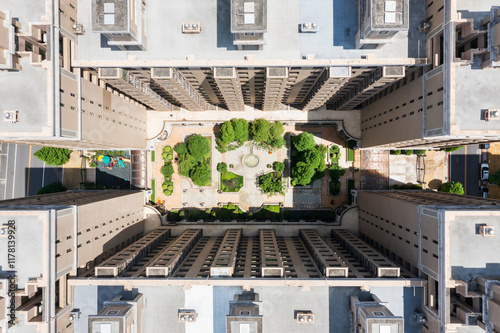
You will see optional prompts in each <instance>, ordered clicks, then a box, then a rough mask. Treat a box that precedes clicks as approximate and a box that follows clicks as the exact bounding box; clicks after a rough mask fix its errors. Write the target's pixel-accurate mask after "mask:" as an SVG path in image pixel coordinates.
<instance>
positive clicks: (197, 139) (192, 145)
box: [187, 134, 210, 161]
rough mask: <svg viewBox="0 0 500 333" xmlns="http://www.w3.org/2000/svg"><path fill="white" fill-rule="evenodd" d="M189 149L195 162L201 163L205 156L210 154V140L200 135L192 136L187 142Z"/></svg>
mask: <svg viewBox="0 0 500 333" xmlns="http://www.w3.org/2000/svg"><path fill="white" fill-rule="evenodd" d="M187 148H188V151H189V154H190V155H191V156H193V157H194V159H195V160H197V161H201V160H202V159H203V157H204V156H205V155H207V154H208V153H210V140H209V139H207V138H205V137H203V136H201V135H200V134H195V135H191V136H190V137H189V139H188V142H187Z"/></svg>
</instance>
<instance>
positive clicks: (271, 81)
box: [263, 67, 288, 111]
mask: <svg viewBox="0 0 500 333" xmlns="http://www.w3.org/2000/svg"><path fill="white" fill-rule="evenodd" d="M287 79H288V68H286V67H267V68H266V90H265V94H264V105H263V110H264V111H276V110H278V108H279V106H280V104H281V100H282V99H283V94H284V92H285V88H286V84H287V81H288V80H287Z"/></svg>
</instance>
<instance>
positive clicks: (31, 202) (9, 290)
mask: <svg viewBox="0 0 500 333" xmlns="http://www.w3.org/2000/svg"><path fill="white" fill-rule="evenodd" d="M144 202H145V199H144V193H143V192H141V191H135V192H134V191H86V192H63V193H55V194H47V195H43V196H33V197H27V198H20V199H12V200H6V201H2V202H1V203H0V216H1V219H2V223H1V229H0V243H1V246H2V248H3V249H4V250H2V252H3V253H4V254H5V255H4V256H2V258H1V259H0V266H1V271H0V276H1V277H2V279H3V282H2V289H3V290H4V291H5V295H4V296H2V311H1V313H2V318H1V319H0V327H1V329H2V332H69V331H71V332H72V330H68V328H67V326H68V323H69V316H70V312H71V310H72V309H73V307H72V304H71V302H70V296H69V295H68V293H70V292H71V291H70V289H69V287H68V284H67V281H68V279H70V278H71V277H76V276H85V275H86V274H87V273H88V272H89V271H91V272H93V271H94V266H95V265H96V264H99V263H101V262H102V261H103V260H105V259H106V258H108V257H109V256H112V255H114V254H115V253H116V252H117V251H120V250H121V249H122V248H125V247H127V246H128V245H130V244H131V243H133V242H135V241H136V240H138V239H139V238H141V237H142V236H143V233H144V208H143V205H144ZM7 253H10V254H12V256H8V255H7ZM6 295H8V296H6ZM14 310H15V312H14ZM10 315H14V317H15V318H12V317H10ZM68 327H69V326H68ZM56 328H57V329H56Z"/></svg>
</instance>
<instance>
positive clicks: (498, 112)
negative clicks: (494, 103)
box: [484, 109, 500, 121]
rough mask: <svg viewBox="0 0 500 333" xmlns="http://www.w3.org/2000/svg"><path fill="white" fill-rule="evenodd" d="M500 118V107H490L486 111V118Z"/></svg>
mask: <svg viewBox="0 0 500 333" xmlns="http://www.w3.org/2000/svg"><path fill="white" fill-rule="evenodd" d="M498 119H500V109H488V110H486V111H484V120H486V121H490V120H498Z"/></svg>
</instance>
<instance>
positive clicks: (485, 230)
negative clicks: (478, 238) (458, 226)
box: [479, 225, 495, 237]
mask: <svg viewBox="0 0 500 333" xmlns="http://www.w3.org/2000/svg"><path fill="white" fill-rule="evenodd" d="M479 232H481V235H482V236H483V237H494V236H495V227H494V226H492V225H481V226H479Z"/></svg>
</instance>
